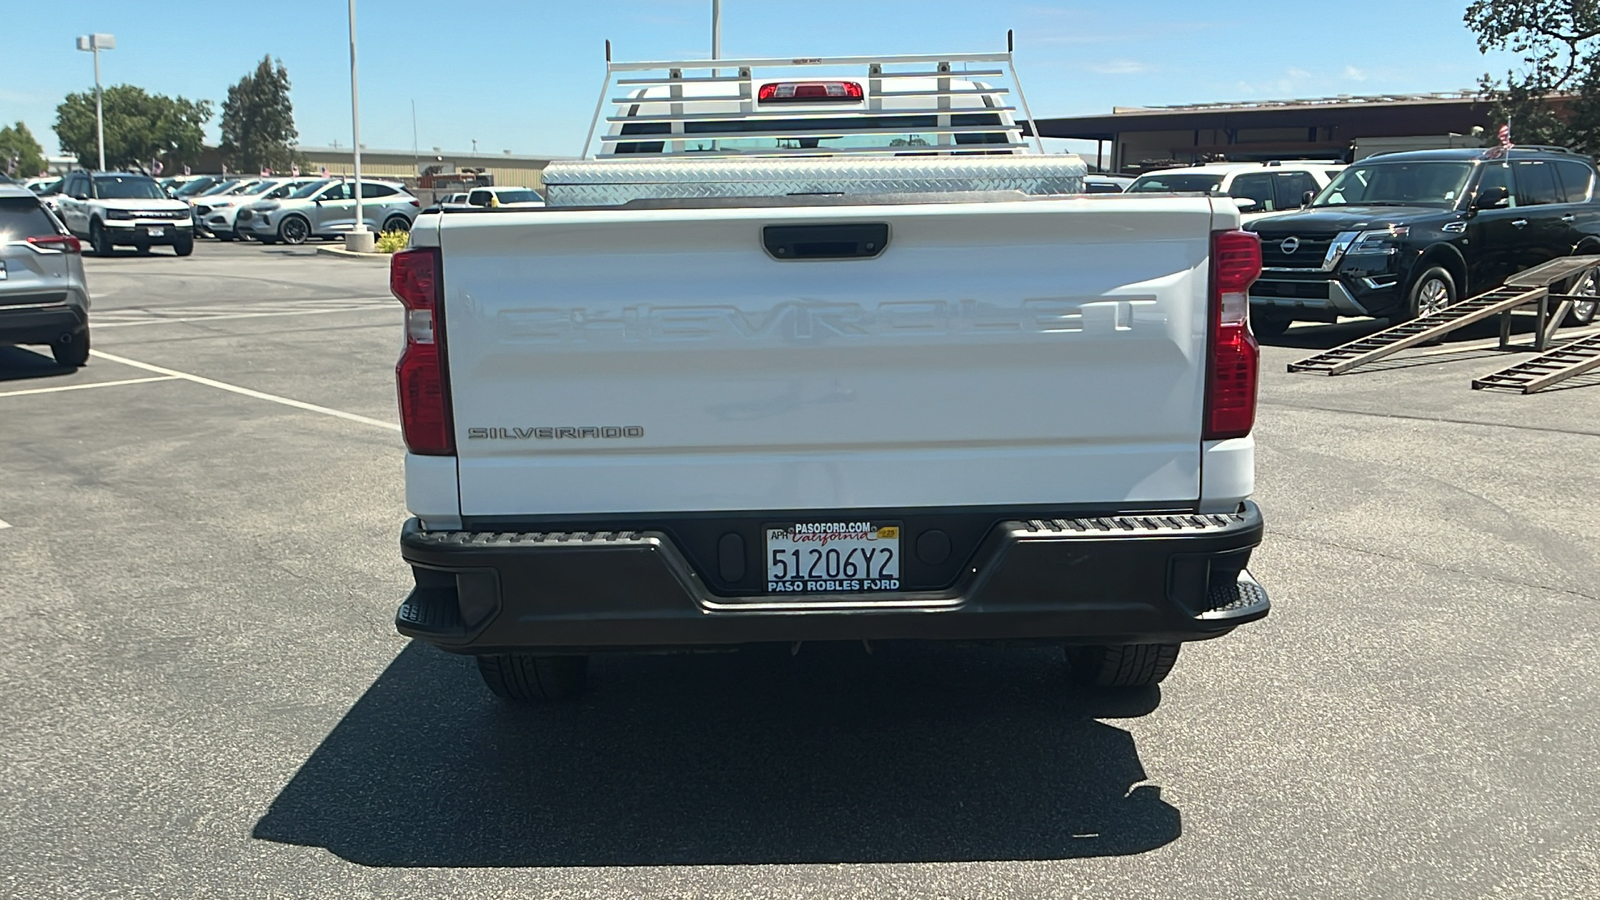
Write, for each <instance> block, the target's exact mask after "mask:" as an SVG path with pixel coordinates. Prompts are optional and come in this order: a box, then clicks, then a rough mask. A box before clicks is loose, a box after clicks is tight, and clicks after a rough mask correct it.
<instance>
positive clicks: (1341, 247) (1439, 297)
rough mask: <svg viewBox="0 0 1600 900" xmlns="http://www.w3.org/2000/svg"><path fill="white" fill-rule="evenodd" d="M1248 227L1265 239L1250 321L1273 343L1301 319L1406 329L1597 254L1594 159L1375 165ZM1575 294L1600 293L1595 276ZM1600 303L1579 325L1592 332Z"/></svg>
mask: <svg viewBox="0 0 1600 900" xmlns="http://www.w3.org/2000/svg"><path fill="white" fill-rule="evenodd" d="M1245 227H1246V228H1247V229H1249V230H1251V231H1254V232H1255V233H1256V234H1258V235H1260V236H1261V256H1262V264H1263V268H1262V274H1261V278H1260V280H1258V281H1257V282H1256V283H1255V285H1254V286H1252V287H1251V288H1250V313H1251V315H1250V320H1251V323H1252V325H1253V326H1254V330H1255V332H1256V333H1257V334H1260V335H1262V336H1264V337H1276V336H1278V335H1281V334H1282V333H1283V332H1284V330H1285V329H1287V328H1288V327H1289V325H1290V323H1291V322H1294V321H1296V320H1303V321H1315V322H1332V321H1334V320H1336V319H1337V318H1338V317H1340V316H1373V317H1385V318H1388V319H1389V320H1390V321H1403V320H1405V319H1410V318H1415V317H1416V316H1421V315H1427V314H1428V313H1432V312H1435V311H1437V310H1439V309H1442V308H1443V307H1445V306H1448V305H1449V304H1451V303H1454V302H1456V301H1457V300H1460V299H1462V298H1465V297H1469V296H1472V295H1473V294H1479V293H1482V292H1484V291H1487V290H1491V289H1493V288H1496V287H1499V286H1500V285H1501V283H1503V282H1504V281H1505V280H1506V278H1508V277H1509V276H1511V275H1512V274H1514V273H1516V272H1520V271H1521V270H1523V269H1526V268H1528V267H1530V266H1535V265H1538V264H1539V263H1542V262H1545V261H1547V260H1550V259H1554V258H1556V257H1558V256H1568V255H1571V254H1573V253H1600V202H1597V198H1596V196H1595V167H1594V163H1593V162H1592V161H1590V159H1589V158H1588V157H1584V156H1579V155H1577V154H1575V153H1572V152H1571V151H1568V150H1563V149H1561V148H1559V147H1516V148H1513V149H1511V150H1509V151H1507V150H1501V149H1498V148H1496V149H1491V150H1476V149H1457V150H1419V151H1415V152H1410V153H1390V154H1384V155H1381V156H1374V157H1369V158H1367V159H1364V160H1362V161H1361V162H1358V163H1355V164H1353V165H1351V166H1350V167H1349V168H1347V169H1345V170H1344V171H1343V172H1341V173H1340V174H1339V177H1338V178H1336V179H1334V181H1333V183H1332V184H1330V185H1328V186H1327V187H1326V188H1324V189H1323V191H1322V193H1320V194H1318V195H1317V197H1316V198H1315V199H1314V200H1312V201H1311V202H1310V204H1309V205H1308V206H1307V207H1305V208H1304V209H1301V210H1300V211H1299V212H1292V213H1286V214H1284V215H1279V216H1271V217H1268V218H1265V219H1260V220H1258V221H1255V222H1252V223H1250V224H1248V225H1246V226H1245ZM1566 289H1567V290H1569V291H1571V292H1573V293H1584V294H1594V293H1596V289H1595V283H1594V280H1593V279H1588V280H1586V281H1585V282H1584V284H1582V285H1568V286H1566ZM1597 305H1600V304H1597V303H1596V302H1594V301H1590V302H1586V303H1578V304H1576V305H1575V308H1574V309H1573V311H1572V313H1571V314H1570V315H1571V318H1572V319H1573V320H1574V321H1575V322H1576V323H1577V324H1584V325H1587V324H1588V323H1589V322H1591V321H1593V319H1594V315H1595V307H1596V306H1597Z"/></svg>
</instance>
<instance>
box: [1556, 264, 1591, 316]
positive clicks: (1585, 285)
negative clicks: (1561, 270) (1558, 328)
mask: <svg viewBox="0 0 1600 900" xmlns="http://www.w3.org/2000/svg"><path fill="white" fill-rule="evenodd" d="M1562 293H1564V294H1572V295H1575V296H1578V297H1588V298H1590V299H1588V300H1574V301H1573V302H1572V308H1571V309H1569V310H1567V322H1566V324H1568V325H1587V324H1589V323H1590V322H1593V321H1594V314H1595V310H1596V309H1600V274H1596V272H1595V270H1594V269H1590V270H1589V271H1587V272H1585V273H1583V274H1582V275H1579V276H1577V277H1576V278H1574V279H1573V280H1572V282H1571V283H1569V284H1568V285H1567V286H1566V289H1565V290H1563V291H1562Z"/></svg>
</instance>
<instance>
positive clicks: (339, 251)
mask: <svg viewBox="0 0 1600 900" xmlns="http://www.w3.org/2000/svg"><path fill="white" fill-rule="evenodd" d="M317 255H318V256H338V257H343V258H344V259H388V258H389V254H387V253H357V252H355V251H354V250H346V249H344V248H343V247H318V248H317Z"/></svg>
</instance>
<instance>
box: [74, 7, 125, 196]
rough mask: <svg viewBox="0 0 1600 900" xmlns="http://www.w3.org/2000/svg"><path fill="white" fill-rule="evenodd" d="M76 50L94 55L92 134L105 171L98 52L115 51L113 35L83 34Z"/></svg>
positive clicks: (115, 42) (104, 143)
mask: <svg viewBox="0 0 1600 900" xmlns="http://www.w3.org/2000/svg"><path fill="white" fill-rule="evenodd" d="M78 49H79V50H84V51H87V52H89V53H93V54H94V133H95V143H96V144H97V145H98V146H99V148H100V171H102V172H104V171H105V170H106V116H105V110H104V109H103V108H102V104H101V101H100V51H101V50H115V49H117V36H116V35H114V34H84V35H79V36H78Z"/></svg>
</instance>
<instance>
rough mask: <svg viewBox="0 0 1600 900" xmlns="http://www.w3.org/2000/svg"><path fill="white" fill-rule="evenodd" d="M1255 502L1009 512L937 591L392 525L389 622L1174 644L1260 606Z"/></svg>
mask: <svg viewBox="0 0 1600 900" xmlns="http://www.w3.org/2000/svg"><path fill="white" fill-rule="evenodd" d="M1261 534H1262V519H1261V512H1260V509H1259V508H1258V507H1256V505H1255V504H1254V503H1251V502H1248V501H1246V502H1245V503H1244V504H1243V505H1242V506H1241V508H1240V509H1239V511H1238V512H1237V513H1233V514H1230V515H1130V516H1119V517H1114V518H1109V519H1066V520H1061V519H1057V520H1053V521H1048V522H1047V521H1041V520H1037V519H1034V520H1028V521H1008V522H1004V523H1002V524H1001V525H999V526H997V527H995V528H994V529H993V530H992V531H991V532H990V533H989V535H988V536H987V537H986V538H985V539H984V541H983V543H982V544H981V545H980V546H979V548H978V551H977V553H976V554H975V555H974V556H973V558H972V564H971V565H970V566H968V567H966V568H965V569H964V570H963V574H962V575H961V577H960V578H958V579H957V581H956V583H955V584H954V585H952V586H951V587H950V588H949V589H947V590H942V591H926V592H915V593H893V594H870V595H813V596H807V597H795V596H771V595H764V596H740V597H734V596H724V595H718V594H715V593H713V592H712V591H710V590H709V589H708V588H707V587H706V585H705V582H704V580H703V579H702V578H701V577H700V576H699V574H698V573H696V571H695V570H694V568H693V566H692V564H691V563H690V562H689V561H688V558H687V557H686V556H685V554H683V553H682V552H680V550H679V549H678V548H677V547H676V546H675V545H674V544H673V542H672V540H671V539H670V538H669V537H668V536H667V535H666V534H664V533H661V532H650V531H640V532H584V533H550V532H545V533H537V534H532V533H490V532H464V531H445V532H429V531H424V530H422V528H421V526H420V524H419V523H418V521H417V520H416V519H412V520H410V521H408V522H407V523H406V525H405V527H404V528H403V529H402V531H401V534H400V550H401V555H402V556H403V557H404V558H405V560H406V562H408V563H410V564H411V566H412V571H413V573H414V575H415V577H416V587H415V588H414V589H413V590H412V592H411V594H410V596H408V597H407V598H406V600H405V602H404V603H403V604H402V605H401V607H400V611H399V613H398V615H397V616H396V621H395V625H396V627H397V628H398V629H399V631H400V632H401V633H402V634H405V635H408V636H411V637H414V638H418V639H421V640H424V641H427V642H429V643H432V644H435V645H436V646H438V647H440V648H442V649H445V650H450V651H454V652H460V653H493V652H505V651H511V650H520V651H539V650H544V651H553V652H562V651H567V652H577V651H584V650H591V649H627V648H633V649H644V648H670V647H688V646H714V645H728V644H741V643H753V642H762V641H785V642H787V641H804V640H860V639H868V640H890V639H942V640H1051V641H1062V642H1069V643H1070V642H1076V643H1106V644H1127V643H1153V642H1160V643H1173V642H1181V641H1193V640H1201V639H1205V638H1210V637H1216V636H1218V635H1222V634H1226V633H1227V632H1228V631H1231V630H1232V629H1233V628H1235V627H1236V626H1238V625H1240V624H1243V623H1245V622H1250V621H1254V620H1256V619H1259V618H1261V617H1263V616H1265V615H1266V614H1267V611H1268V608H1269V606H1270V602H1269V600H1268V598H1267V594H1266V592H1265V591H1264V590H1262V589H1261V587H1260V586H1259V585H1258V584H1256V582H1255V581H1254V580H1253V579H1252V578H1251V577H1250V575H1249V573H1248V572H1247V571H1246V570H1245V567H1246V565H1247V563H1248V562H1249V559H1250V552H1251V550H1252V549H1253V548H1254V547H1255V546H1256V545H1258V544H1259V543H1260V542H1261Z"/></svg>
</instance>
